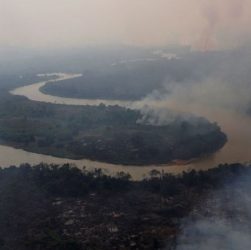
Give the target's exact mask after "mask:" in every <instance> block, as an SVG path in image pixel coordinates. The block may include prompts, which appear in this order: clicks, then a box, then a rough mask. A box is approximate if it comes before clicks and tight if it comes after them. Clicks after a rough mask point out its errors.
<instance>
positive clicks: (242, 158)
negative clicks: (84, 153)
mask: <svg viewBox="0 0 251 250" xmlns="http://www.w3.org/2000/svg"><path fill="white" fill-rule="evenodd" d="M54 75H56V76H57V79H54V80H50V82H53V81H61V80H65V79H72V78H76V77H80V76H81V74H64V73H57V74H54ZM41 76H43V75H41ZM47 82H48V81H47ZM45 84H46V82H45V81H41V82H39V83H34V84H31V85H27V86H24V87H20V88H17V89H14V90H12V91H11V94H13V95H21V96H25V97H27V98H28V99H30V100H33V101H40V102H47V103H54V104H58V105H60V104H65V105H99V104H100V103H104V104H106V105H120V106H123V107H130V108H139V107H141V106H143V105H144V104H145V103H144V101H139V102H126V101H116V100H112V101H110V100H90V99H74V98H63V97H56V96H51V95H46V94H43V93H42V92H40V88H41V87H42V86H44V85H45ZM152 105H159V106H161V105H163V106H164V107H167V108H170V109H173V110H177V111H182V112H191V113H194V114H195V115H200V116H203V117H206V118H207V119H209V120H210V121H213V122H214V121H215V122H217V123H218V124H219V125H220V127H221V128H222V130H223V131H224V132H225V133H226V134H227V136H228V143H227V144H226V145H225V147H224V148H222V149H221V150H220V151H218V152H217V153H216V154H214V155H212V156H209V157H205V158H202V159H199V160H196V161H193V162H192V163H189V164H186V165H161V166H158V165H153V166H140V167H137V166H122V165H113V164H107V163H101V162H95V161H90V160H85V159H84V160H70V159H62V158H57V157H53V156H48V155H41V154H35V153H30V152H26V151H24V150H22V149H14V148H12V147H8V146H0V165H1V166H3V167H5V166H9V165H19V164H21V163H24V162H27V163H30V164H38V163H40V162H44V163H56V164H61V163H66V162H67V163H74V164H75V165H76V166H78V167H80V168H82V167H83V166H85V167H86V168H87V169H94V168H101V169H103V170H105V171H106V172H107V173H110V174H113V173H116V172H118V171H125V172H128V173H130V174H131V176H132V177H133V178H134V179H140V178H142V177H144V176H146V175H147V174H148V173H149V172H150V171H151V170H152V169H158V170H160V171H164V172H168V173H174V174H177V173H181V172H182V171H187V170H191V169H195V170H206V169H209V168H212V167H215V166H217V165H218V164H221V163H234V162H241V163H246V162H249V161H250V160H251V119H250V118H249V117H247V116H246V115H244V114H239V113H237V112H235V111H229V110H226V109H224V108H221V107H214V108H213V107H209V106H206V105H205V106H203V105H197V104H196V103H189V104H188V103H182V101H181V100H179V101H178V100H173V99H171V100H170V101H165V102H164V103H161V101H159V102H158V103H157V104H156V103H152Z"/></svg>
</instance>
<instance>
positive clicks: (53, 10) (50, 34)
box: [0, 0, 251, 49]
mask: <svg viewBox="0 0 251 250" xmlns="http://www.w3.org/2000/svg"><path fill="white" fill-rule="evenodd" d="M250 27H251V0H0V46H3V45H4V46H6V45H11V46H26V47H30V46H32V47H48V46H49V47H55V46H60V47H81V46H85V45H89V44H97V43H98V44H100V43H101V44H109V43H113V44H114V43H115V44H133V45H166V44H170V43H171V44H174V43H179V44H189V45H193V46H196V47H199V48H202V49H207V48H213V47H220V46H221V47H222V46H224V47H225V46H237V45H241V44H242V43H245V42H247V41H248V40H249V37H250V34H251V30H250V29H251V28H250Z"/></svg>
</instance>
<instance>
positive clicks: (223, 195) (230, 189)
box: [176, 176, 251, 250]
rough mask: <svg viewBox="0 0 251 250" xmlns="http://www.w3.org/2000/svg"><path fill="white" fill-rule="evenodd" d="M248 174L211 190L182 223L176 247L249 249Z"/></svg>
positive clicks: (250, 199)
mask: <svg viewBox="0 0 251 250" xmlns="http://www.w3.org/2000/svg"><path fill="white" fill-rule="evenodd" d="M250 180H251V176H245V177H240V178H238V180H237V181H236V182H235V183H229V184H227V185H226V186H225V187H224V188H222V189H221V190H218V191H216V192H215V193H213V194H211V195H210V196H209V197H208V198H207V200H206V201H203V204H201V205H200V207H197V208H196V209H194V211H193V212H192V213H191V215H190V216H189V218H187V219H186V220H185V221H184V223H183V225H182V233H181V235H180V236H179V237H178V240H177V248H176V249H177V250H213V249H217V250H248V249H251V237H250V235H251V189H250V187H251V183H250Z"/></svg>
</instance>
